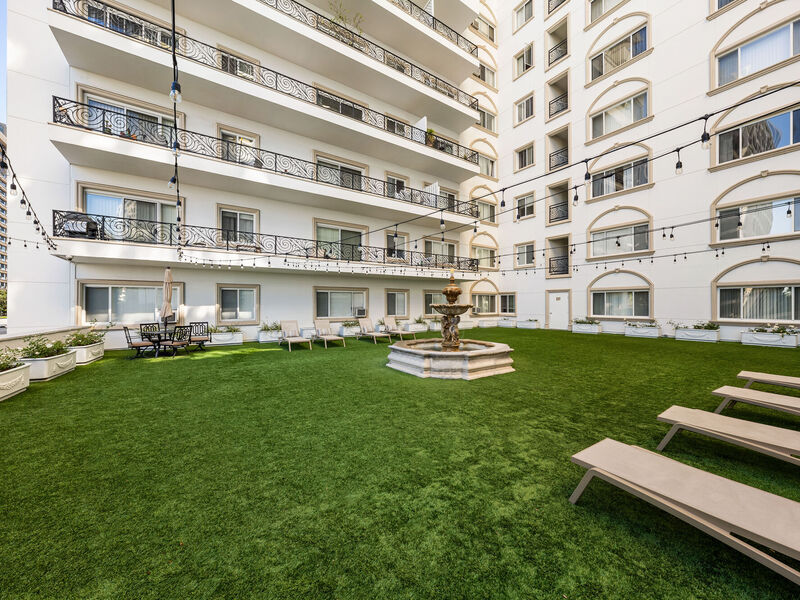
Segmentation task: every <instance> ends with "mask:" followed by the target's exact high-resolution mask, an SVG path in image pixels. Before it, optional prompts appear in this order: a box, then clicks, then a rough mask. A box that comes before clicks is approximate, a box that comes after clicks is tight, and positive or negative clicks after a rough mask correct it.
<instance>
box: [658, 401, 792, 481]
mask: <svg viewBox="0 0 800 600" xmlns="http://www.w3.org/2000/svg"><path fill="white" fill-rule="evenodd" d="M658 420H659V421H661V422H662V423H669V424H670V425H672V429H670V430H669V432H668V433H667V435H666V436H664V439H663V440H661V443H660V444H659V445H658V448H657V450H658V451H659V452H660V451H661V450H663V449H664V448H665V447H666V446H667V444H669V442H670V440H671V439H672V438H673V436H674V435H675V434H676V433H678V432H679V431H680V430H681V429H685V430H686V431H693V432H694V433H699V434H701V435H707V436H708V437H712V438H716V439H718V440H722V441H724V442H729V443H731V444H735V445H737V446H741V447H743V448H749V449H750V450H755V451H756V452H761V453H763V454H766V455H768V456H772V457H774V458H779V459H781V460H785V461H786V462H789V463H792V464H794V465H798V466H800V431H792V430H791V429H783V428H782V427H772V426H771V425H762V424H761V423H754V422H753V421H744V420H742V419H734V418H733V417H726V416H724V415H719V414H717V413H712V412H708V411H705V410H697V409H696V408H685V407H683V406H673V407H671V408H668V409H667V410H665V411H664V412H663V413H661V414H660V415H658Z"/></svg>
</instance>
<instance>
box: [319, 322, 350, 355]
mask: <svg viewBox="0 0 800 600" xmlns="http://www.w3.org/2000/svg"><path fill="white" fill-rule="evenodd" d="M314 330H315V331H316V335H315V337H314V339H317V340H321V341H322V342H324V343H325V349H326V350H327V349H328V342H338V341H341V342H342V346H343V347H344V348H347V342H346V341H345V339H344V338H343V337H342V336H341V335H334V334H333V333H331V326H330V323H328V322H327V321H321V320H319V319H314Z"/></svg>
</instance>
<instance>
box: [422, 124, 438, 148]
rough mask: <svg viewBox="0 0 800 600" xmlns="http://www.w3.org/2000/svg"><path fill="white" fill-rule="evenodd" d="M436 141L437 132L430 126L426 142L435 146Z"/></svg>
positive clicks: (426, 134)
mask: <svg viewBox="0 0 800 600" xmlns="http://www.w3.org/2000/svg"><path fill="white" fill-rule="evenodd" d="M435 142H436V132H435V131H434V130H433V128H432V127H428V131H426V132H425V144H426V145H428V146H433V144H434V143H435Z"/></svg>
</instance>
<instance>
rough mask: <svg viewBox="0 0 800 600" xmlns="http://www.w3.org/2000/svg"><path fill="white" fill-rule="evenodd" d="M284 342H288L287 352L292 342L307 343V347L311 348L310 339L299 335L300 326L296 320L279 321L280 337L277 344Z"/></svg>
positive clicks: (290, 349) (290, 348)
mask: <svg viewBox="0 0 800 600" xmlns="http://www.w3.org/2000/svg"><path fill="white" fill-rule="evenodd" d="M283 342H286V343H287V344H289V352H291V351H292V344H308V349H309V350H313V349H314V348H313V347H312V346H311V339H309V338H304V337H302V336H301V335H300V327H299V326H298V325H297V321H281V339H280V340H279V341H278V344H282V343H283Z"/></svg>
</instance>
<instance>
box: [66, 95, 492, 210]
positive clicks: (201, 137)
mask: <svg viewBox="0 0 800 600" xmlns="http://www.w3.org/2000/svg"><path fill="white" fill-rule="evenodd" d="M53 123H56V124H58V125H65V126H67V127H71V128H77V129H83V130H89V131H92V132H97V133H102V134H105V136H110V137H112V138H117V139H120V140H123V141H124V142H128V143H129V142H132V143H135V144H142V145H150V146H159V147H161V148H164V149H169V148H171V147H172V143H173V142H174V141H175V139H176V138H175V135H176V132H177V141H178V143H179V144H180V151H181V152H182V153H186V154H192V155H195V156H200V157H205V158H211V159H219V160H222V161H224V162H228V163H233V164H236V165H241V166H246V167H250V168H252V169H256V170H259V171H268V172H272V173H278V174H280V175H283V176H289V177H294V178H300V179H305V180H309V181H313V182H316V183H322V184H326V185H332V186H336V187H340V188H344V189H346V190H348V191H354V192H359V193H363V194H370V195H373V196H381V197H382V198H386V199H390V200H393V201H400V202H405V203H410V204H415V205H418V206H420V207H425V208H427V209H429V210H431V209H432V210H442V211H447V212H450V213H455V214H457V215H460V216H464V217H470V218H474V217H477V216H478V209H477V205H475V204H474V203H473V202H460V201H458V200H453V199H451V198H448V197H446V196H440V195H436V194H432V193H430V192H426V191H423V190H417V189H412V188H404V189H402V190H398V189H397V188H396V187H395V186H394V185H392V184H389V183H387V182H386V181H383V180H381V179H375V178H372V177H367V176H365V175H353V174H346V173H343V172H341V171H339V170H338V169H332V168H329V167H325V166H322V165H317V164H316V163H313V162H311V161H308V160H305V159H302V158H296V157H293V156H286V155H284V154H277V153H275V152H270V151H268V150H263V149H261V148H256V147H253V146H246V145H243V144H235V143H232V142H229V141H225V140H222V139H220V138H217V137H213V136H210V135H206V134H203V133H197V132H194V131H188V130H186V129H174V128H172V127H165V126H163V125H160V124H159V123H155V122H153V121H150V120H147V119H141V118H137V117H132V116H130V115H126V114H122V113H119V112H115V111H112V110H107V109H103V108H99V107H96V106H89V105H88V104H84V103H82V102H75V101H73V100H67V99H64V98H59V97H55V96H54V97H53ZM56 145H58V143H57V144H56ZM170 153H171V151H170ZM73 156H75V155H74V154H72V153H71V152H69V151H67V153H66V157H67V158H68V159H69V160H70V161H71V162H73ZM78 160H81V158H78ZM86 162H89V165H88V166H99V165H97V164H92V162H91V160H89V161H86ZM78 164H82V163H78ZM108 168H110V169H111V170H116V169H117V168H119V167H115V166H114V165H109V167H108ZM223 189H224V188H223Z"/></svg>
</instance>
